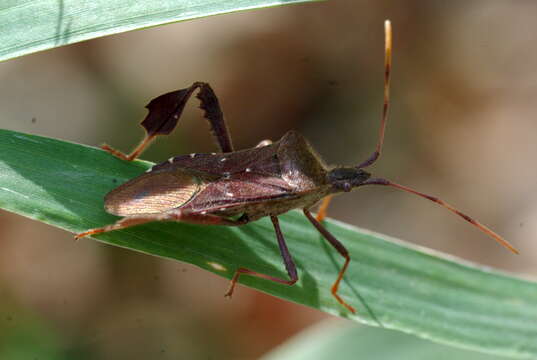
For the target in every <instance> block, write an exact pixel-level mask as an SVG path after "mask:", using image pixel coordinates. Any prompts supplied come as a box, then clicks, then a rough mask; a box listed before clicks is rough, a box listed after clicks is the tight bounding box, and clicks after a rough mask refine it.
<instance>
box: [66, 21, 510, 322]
mask: <svg viewBox="0 0 537 360" xmlns="http://www.w3.org/2000/svg"><path fill="white" fill-rule="evenodd" d="M385 34H386V35H385V37H386V40H385V76H384V106H383V110H382V117H381V125H380V135H379V139H378V144H377V148H376V150H375V151H374V152H373V154H372V155H371V156H370V157H369V158H368V159H367V160H365V161H364V162H362V163H361V164H359V165H357V166H349V167H334V168H330V167H327V166H326V165H325V164H324V163H323V161H322V160H321V159H320V157H319V156H318V155H317V154H316V153H315V151H314V150H313V149H312V147H311V146H310V144H309V143H308V142H307V141H306V139H305V138H304V137H302V136H301V135H300V134H298V133H297V132H294V131H290V132H288V133H287V134H285V135H284V136H283V137H282V138H281V139H280V140H279V141H277V142H274V143H273V142H271V141H270V140H265V141H262V142H261V143H260V144H259V145H258V146H256V147H255V148H252V149H246V150H240V151H235V150H234V149H233V145H232V143H231V138H230V136H229V132H228V129H227V126H226V123H225V121H224V117H223V115H222V111H221V109H220V105H219V103H218V99H217V97H216V95H215V94H214V92H213V90H212V89H211V87H210V86H209V84H207V83H202V82H196V83H194V84H192V86H190V87H188V88H186V89H182V90H177V91H174V92H170V93H167V94H164V95H161V96H159V97H157V98H155V99H153V100H152V101H151V102H150V103H149V104H148V105H147V108H148V109H149V114H148V115H147V117H146V118H145V119H144V120H143V121H142V123H141V125H142V126H143V127H144V129H145V130H146V132H147V135H146V137H145V139H144V140H143V141H142V142H141V143H140V145H138V146H137V147H136V149H135V150H134V151H133V152H132V153H131V154H130V155H124V154H123V153H121V152H119V151H117V150H114V149H112V148H110V147H109V146H107V145H103V149H104V150H106V151H108V152H110V153H112V154H113V155H115V156H117V157H119V158H121V159H124V160H129V161H131V160H134V159H136V158H137V157H138V156H139V155H140V154H141V153H142V151H143V150H144V148H145V147H146V146H147V145H148V144H149V143H150V142H151V141H152V140H153V139H154V138H155V136H157V135H167V134H169V133H170V132H171V131H172V130H173V129H174V128H175V126H176V125H177V122H178V119H179V117H180V116H181V113H182V111H183V109H184V106H185V104H186V102H187V101H188V99H189V98H190V97H191V96H192V94H193V92H194V91H195V90H197V89H199V93H198V94H197V97H198V99H199V100H200V102H201V105H200V108H201V109H203V110H204V111H205V118H207V120H208V121H209V123H210V125H211V128H212V131H213V134H214V136H215V137H216V140H217V141H218V144H219V146H220V149H221V151H222V152H221V153H218V154H215V153H213V154H190V155H181V156H176V157H172V158H170V159H169V160H168V161H165V162H163V163H160V164H157V165H155V166H153V167H152V168H151V169H149V170H148V171H147V173H145V174H142V175H140V176H138V177H136V178H134V179H132V180H130V181H128V182H127V183H125V184H123V185H121V186H119V187H118V188H116V189H114V190H112V191H111V192H110V193H108V194H107V195H106V197H105V200H104V204H105V205H104V206H105V209H106V211H107V212H109V213H111V214H114V215H118V216H123V217H124V218H123V219H121V220H119V221H118V222H116V223H115V224H111V225H108V226H104V227H101V228H96V229H91V230H88V231H86V232H84V233H81V234H78V235H76V238H77V239H78V238H81V237H84V236H88V235H95V234H99V233H103V232H107V231H112V230H118V229H123V228H126V227H130V226H134V225H139V224H143V223H147V222H152V221H181V222H187V223H193V224H204V225H228V226H237V225H243V224H247V223H249V222H251V221H255V220H258V219H259V218H262V217H265V216H270V219H271V220H272V223H273V225H274V229H275V231H276V238H277V240H278V245H279V248H280V252H281V255H282V258H283V261H284V263H285V267H286V269H287V273H288V275H289V279H282V278H278V277H274V276H270V275H266V274H261V273H258V272H256V271H253V270H250V269H246V268H243V267H240V268H238V269H237V270H236V272H235V275H234V276H233V278H232V279H231V283H230V286H229V289H228V291H227V293H226V296H231V295H232V294H233V290H234V288H235V285H236V283H237V280H238V279H239V277H240V276H241V275H250V276H257V277H260V278H263V279H267V280H271V281H276V282H278V283H282V284H287V285H293V284H294V283H296V282H297V281H298V274H297V270H296V267H295V264H294V262H293V259H292V257H291V254H290V253H289V250H288V249H287V245H286V244H285V240H284V236H283V234H282V231H281V229H280V225H279V223H278V215H281V214H283V213H285V212H287V211H289V210H292V209H297V208H298V209H302V211H303V212H304V215H306V217H307V218H308V220H309V221H310V222H311V223H312V224H313V226H315V228H316V229H317V230H318V231H319V232H320V233H321V234H322V236H323V237H324V238H325V239H326V240H328V242H329V243H330V244H331V245H332V246H333V247H334V248H335V249H336V250H337V251H338V252H339V253H340V254H341V256H343V257H344V258H345V262H344V264H343V267H342V268H341V270H340V271H339V274H338V276H337V278H336V281H335V282H334V284H333V285H332V289H331V291H332V295H333V296H334V297H335V298H336V299H337V301H338V302H339V303H340V304H341V305H343V306H345V307H346V308H347V309H348V310H350V311H351V312H353V313H354V312H355V309H354V308H353V307H352V306H350V305H349V304H347V303H346V302H345V300H343V299H342V298H341V297H340V296H339V295H338V287H339V283H340V281H341V279H342V278H343V275H344V273H345V270H346V269H347V267H348V265H349V263H350V257H349V253H348V251H347V249H346V248H345V246H343V244H341V243H340V242H339V241H338V240H337V239H336V238H335V237H334V236H333V235H332V234H330V233H329V232H328V231H327V230H326V229H325V228H324V227H323V225H322V224H321V222H322V220H323V218H324V217H325V215H326V208H327V206H328V204H329V202H330V199H331V197H332V195H334V194H337V193H341V192H349V191H351V190H353V189H355V188H357V187H359V186H364V185H383V186H391V187H395V188H397V189H400V190H403V191H406V192H410V193H413V194H415V195H418V196H421V197H424V198H426V199H428V200H431V201H433V202H435V203H437V204H439V205H441V206H443V207H445V208H446V209H448V210H449V211H451V212H453V213H455V214H457V215H459V216H460V217H462V218H463V219H464V220H466V221H468V222H470V223H471V224H472V225H474V226H476V227H477V228H478V229H480V230H481V231H483V232H484V233H486V234H487V235H489V236H491V237H492V238H494V239H495V240H496V241H498V242H499V243H500V244H502V245H503V246H505V247H506V248H508V249H509V250H511V251H512V252H514V253H518V252H517V250H516V249H515V248H514V247H513V246H511V245H510V244H509V243H508V242H507V241H506V240H504V239H503V238H502V237H500V236H499V235H497V234H496V233H494V232H493V231H492V230H490V229H489V228H487V227H486V226H484V225H482V224H481V223H479V222H477V221H476V220H474V219H473V218H471V217H469V216H468V215H465V214H463V213H461V212H460V211H459V210H457V209H455V208H454V207H452V206H451V205H448V204H447V203H445V202H444V201H443V200H440V199H438V198H436V197H433V196H429V195H426V194H423V193H421V192H418V191H416V190H413V189H411V188H408V187H406V186H403V185H399V184H396V183H393V182H391V181H389V180H386V179H382V178H373V177H371V174H370V173H368V172H366V171H365V170H364V169H365V168H367V167H368V166H370V165H372V164H373V163H374V162H375V161H376V160H377V159H378V157H379V156H380V153H381V150H382V144H383V140H384V130H385V127H386V120H387V117H388V107H389V89H390V87H389V84H390V70H391V52H392V34H391V25H390V22H389V21H386V23H385ZM320 200H323V201H322V204H321V207H320V211H319V213H318V214H317V216H316V217H315V216H313V215H312V214H311V212H310V209H311V208H312V207H313V206H314V205H315V204H317V203H318V202H319V201H320Z"/></svg>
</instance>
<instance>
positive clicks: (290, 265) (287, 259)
mask: <svg viewBox="0 0 537 360" xmlns="http://www.w3.org/2000/svg"><path fill="white" fill-rule="evenodd" d="M270 220H272V224H273V225H274V230H275V231H276V238H277V239H278V246H279V248H280V253H281V255H282V258H283V262H284V264H285V269H286V270H287V274H289V278H290V280H286V279H281V278H278V277H274V276H270V275H266V274H262V273H258V272H256V271H253V270H250V269H247V268H242V267H241V268H239V269H237V271H235V275H233V278H231V282H230V283H229V288H228V290H227V292H226V294H225V296H228V297H231V295H233V290H234V289H235V285H236V284H237V280H239V277H240V276H241V275H250V276H257V277H260V278H262V279H267V280H270V281H275V282H278V283H280V284H286V285H293V284H294V283H296V282H297V281H298V274H297V271H296V266H295V263H294V262H293V258H292V257H291V254H290V253H289V249H288V248H287V244H286V243H285V239H284V237H283V234H282V230H281V229H280V223H279V221H278V218H277V217H276V216H271V217H270Z"/></svg>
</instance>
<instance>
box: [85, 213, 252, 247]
mask: <svg viewBox="0 0 537 360" xmlns="http://www.w3.org/2000/svg"><path fill="white" fill-rule="evenodd" d="M154 221H179V222H185V223H189V224H200V225H227V226H238V225H244V224H246V223H247V222H248V221H249V219H248V217H244V216H243V217H240V218H239V219H237V220H232V219H227V218H223V217H220V216H216V215H211V214H201V213H193V212H185V211H181V209H174V210H171V211H168V212H165V213H160V214H149V215H140V216H127V217H124V218H123V219H121V220H118V221H117V222H115V223H114V224H111V225H106V226H103V227H100V228H94V229H90V230H88V231H85V232H82V233H79V234H76V235H75V239H76V240H78V239H80V238H83V237H85V236H91V235H97V234H101V233H105V232H110V231H114V230H120V229H126V228H129V227H133V226H137V225H142V224H146V223H149V222H154Z"/></svg>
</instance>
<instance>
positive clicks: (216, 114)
mask: <svg viewBox="0 0 537 360" xmlns="http://www.w3.org/2000/svg"><path fill="white" fill-rule="evenodd" d="M196 89H199V93H198V95H197V96H196V97H197V98H198V99H199V100H200V108H201V109H202V110H204V116H205V118H206V119H207V120H208V121H209V123H210V125H211V130H212V133H213V135H214V136H215V137H216V140H217V142H218V145H219V147H220V150H221V151H222V152H232V151H233V144H232V143H231V137H230V136H229V131H228V128H227V126H226V122H225V120H224V115H223V113H222V109H221V108H220V103H219V102H218V98H217V97H216V94H215V93H214V91H213V89H212V88H211V86H210V85H209V84H207V83H204V82H195V83H193V84H192V85H191V86H190V87H188V88H186V89H180V90H176V91H172V92H169V93H166V94H164V95H161V96H159V97H156V98H155V99H153V100H151V101H150V102H149V104H148V105H147V106H146V107H147V108H148V109H149V114H148V115H147V116H146V118H145V119H144V120H143V121H142V123H141V125H142V127H143V128H144V129H145V131H146V136H145V138H144V139H143V140H142V142H140V144H139V145H138V146H137V147H136V148H135V149H134V150H133V151H132V152H131V153H130V154H129V155H126V154H124V153H122V152H121V151H119V150H116V149H114V148H112V147H110V146H108V145H106V144H104V145H102V146H101V148H102V149H103V150H105V151H108V152H109V153H111V154H112V155H115V156H117V157H119V158H120V159H123V160H129V161H130V160H134V159H136V158H137V157H138V156H139V155H140V154H141V153H142V152H143V151H144V149H145V148H146V147H147V146H148V145H149V144H150V143H151V142H152V141H153V140H154V139H155V137H156V136H157V135H168V134H170V133H171V132H172V131H173V129H175V127H176V126H177V122H178V121H179V118H180V117H181V114H182V113H183V110H184V108H185V105H186V103H187V102H188V100H189V99H190V97H191V96H192V94H193V93H194V91H195V90H196ZM170 109H172V110H171V111H170Z"/></svg>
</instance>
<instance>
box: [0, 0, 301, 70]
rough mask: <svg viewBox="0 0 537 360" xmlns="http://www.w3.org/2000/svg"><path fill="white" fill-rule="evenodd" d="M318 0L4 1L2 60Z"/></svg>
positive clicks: (0, 28)
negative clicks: (179, 23)
mask: <svg viewBox="0 0 537 360" xmlns="http://www.w3.org/2000/svg"><path fill="white" fill-rule="evenodd" d="M307 1H312V0H158V1H140V0H92V1H80V0H2V1H0V61H2V60H7V59H11V58H14V57H18V56H22V55H26V54H30V53H33V52H36V51H41V50H46V49H51V48H55V47H58V46H62V45H68V44H73V43H76V42H79V41H83V40H89V39H93V38H96V37H101V36H106V35H111V34H117V33H121V32H125V31H130V30H137V29H143V28H147V27H151V26H156V25H161V24H166V23H171V22H176V21H182V20H188V19H194V18H199V17H203V16H210V15H216V14H222V13H229V12H234V11H240V10H248V9H255V8H261V7H269V6H277V5H284V4H291V3H300V2H307Z"/></svg>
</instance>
